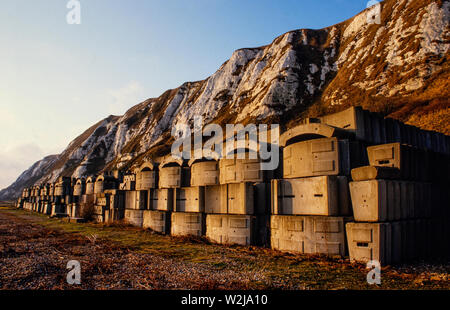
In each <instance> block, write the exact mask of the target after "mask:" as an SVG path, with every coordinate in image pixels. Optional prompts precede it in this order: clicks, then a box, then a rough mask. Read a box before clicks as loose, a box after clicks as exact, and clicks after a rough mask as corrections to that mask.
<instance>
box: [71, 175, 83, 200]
mask: <svg viewBox="0 0 450 310" xmlns="http://www.w3.org/2000/svg"><path fill="white" fill-rule="evenodd" d="M85 193H86V180H85V179H84V178H78V179H77V181H76V183H75V186H74V187H73V195H74V196H82V195H84V194H85Z"/></svg>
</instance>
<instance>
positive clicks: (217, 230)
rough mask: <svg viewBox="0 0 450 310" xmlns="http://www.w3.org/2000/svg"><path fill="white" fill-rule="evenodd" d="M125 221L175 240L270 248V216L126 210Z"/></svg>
mask: <svg viewBox="0 0 450 310" xmlns="http://www.w3.org/2000/svg"><path fill="white" fill-rule="evenodd" d="M125 221H126V222H128V223H129V224H131V225H133V226H137V227H142V228H150V229H152V230H153V231H156V232H159V233H162V234H171V235H174V236H188V235H191V236H198V237H201V236H206V237H207V238H209V239H210V240H212V241H214V242H217V243H221V244H240V245H260V246H264V245H266V244H267V235H268V216H254V215H233V214H205V213H199V212H196V213H193V212H169V211H152V210H129V209H126V210H125Z"/></svg>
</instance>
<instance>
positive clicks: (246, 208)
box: [97, 176, 352, 216]
mask: <svg viewBox="0 0 450 310" xmlns="http://www.w3.org/2000/svg"><path fill="white" fill-rule="evenodd" d="M125 197H126V199H125V208H126V209H141V210H159V211H176V212H205V213H208V214H246V215H254V214H255V215H268V214H270V213H271V214H274V215H324V216H338V215H351V213H352V210H351V202H350V194H349V186H348V178H347V177H346V176H320V177H311V178H299V179H285V180H272V182H271V184H269V183H250V182H246V183H239V184H226V185H217V186H199V187H186V188H179V189H152V190H149V191H128V192H125ZM97 204H99V201H97ZM100 204H101V203H100ZM103 205H106V203H105V204H103Z"/></svg>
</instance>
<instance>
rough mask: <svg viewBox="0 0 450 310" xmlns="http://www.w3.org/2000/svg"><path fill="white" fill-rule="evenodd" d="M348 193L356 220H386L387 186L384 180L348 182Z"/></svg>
mask: <svg viewBox="0 0 450 310" xmlns="http://www.w3.org/2000/svg"><path fill="white" fill-rule="evenodd" d="M350 195H351V199H352V206H353V215H354V217H355V220H356V221H359V222H384V221H386V220H388V188H387V184H386V181H385V180H370V181H359V182H350Z"/></svg>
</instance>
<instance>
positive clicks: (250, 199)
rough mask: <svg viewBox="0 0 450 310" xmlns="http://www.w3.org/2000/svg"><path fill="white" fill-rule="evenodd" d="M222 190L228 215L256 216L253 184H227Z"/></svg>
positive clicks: (223, 201)
mask: <svg viewBox="0 0 450 310" xmlns="http://www.w3.org/2000/svg"><path fill="white" fill-rule="evenodd" d="M221 190H222V193H221V195H222V203H225V204H226V208H227V214H249V215H252V214H254V191H253V185H252V184H251V183H248V182H246V183H239V184H226V185H223V186H222V187H221ZM223 208H225V207H223Z"/></svg>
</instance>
